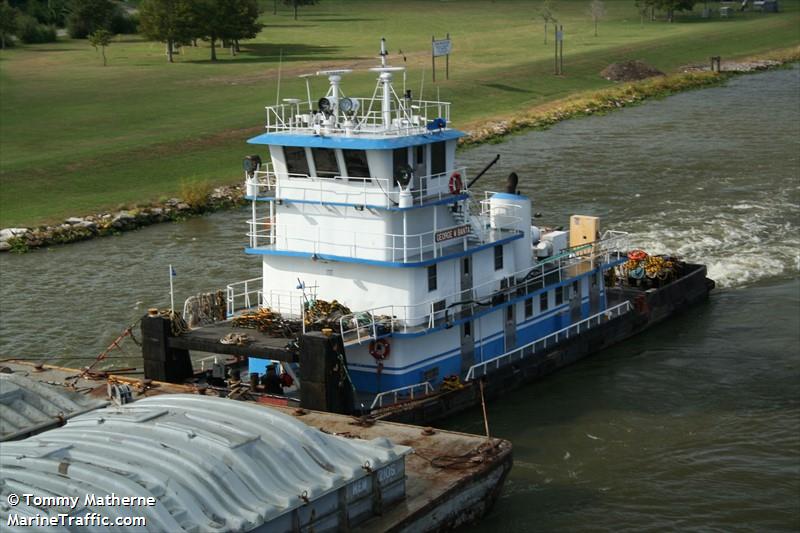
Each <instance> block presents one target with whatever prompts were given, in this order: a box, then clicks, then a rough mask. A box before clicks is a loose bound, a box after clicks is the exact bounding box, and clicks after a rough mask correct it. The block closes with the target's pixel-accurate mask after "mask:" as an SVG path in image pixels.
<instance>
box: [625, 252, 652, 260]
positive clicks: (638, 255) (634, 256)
mask: <svg viewBox="0 0 800 533" xmlns="http://www.w3.org/2000/svg"><path fill="white" fill-rule="evenodd" d="M628 259H630V260H631V261H641V260H642V259H647V252H645V251H644V250H631V251H630V252H628Z"/></svg>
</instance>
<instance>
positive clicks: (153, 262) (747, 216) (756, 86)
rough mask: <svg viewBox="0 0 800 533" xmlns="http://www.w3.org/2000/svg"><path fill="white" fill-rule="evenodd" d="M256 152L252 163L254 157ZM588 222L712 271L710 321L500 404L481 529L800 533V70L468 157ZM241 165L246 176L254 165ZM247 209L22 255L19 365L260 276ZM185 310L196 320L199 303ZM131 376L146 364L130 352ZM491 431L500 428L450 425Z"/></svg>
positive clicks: (10, 350)
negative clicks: (508, 460)
mask: <svg viewBox="0 0 800 533" xmlns="http://www.w3.org/2000/svg"><path fill="white" fill-rule="evenodd" d="M242 150H243V152H242V153H244V151H245V148H244V145H243V148H242ZM496 153H500V154H501V159H500V163H499V164H498V165H497V166H496V167H495V168H494V169H493V170H492V171H490V172H489V174H488V175H487V176H486V177H485V178H484V179H482V180H481V181H480V182H479V183H478V185H477V188H487V189H498V188H501V187H502V183H503V182H504V176H505V174H506V173H507V172H508V171H510V170H512V169H513V170H516V171H517V173H518V174H519V175H520V177H521V182H520V188H521V189H522V190H523V191H524V192H525V193H527V194H528V195H530V196H531V197H532V198H533V201H534V211H536V212H539V213H541V217H540V219H539V220H540V222H541V224H540V225H549V226H557V225H562V224H563V225H566V224H567V223H568V217H569V215H571V214H592V215H599V216H600V217H601V218H602V225H603V228H604V229H618V230H625V231H630V232H631V233H632V234H633V240H634V242H635V243H636V244H637V245H638V246H639V247H642V248H644V249H646V250H648V251H650V252H662V251H671V252H676V253H678V254H680V255H682V256H683V257H684V258H686V259H688V260H692V261H699V262H703V263H706V264H708V265H709V275H710V277H712V278H714V279H715V280H716V281H717V283H718V290H716V291H715V292H714V294H713V296H712V298H711V300H710V301H709V303H708V304H706V305H702V306H700V307H697V308H695V309H693V310H691V311H690V312H688V313H686V314H684V315H682V316H680V317H678V318H676V319H674V320H671V321H669V322H668V323H665V324H663V325H661V326H659V327H657V328H656V329H653V330H651V331H649V332H647V333H645V334H643V335H640V336H638V337H636V338H634V339H632V340H630V341H628V342H626V343H624V344H623V345H621V346H619V347H617V348H614V349H611V350H606V351H605V352H603V353H601V354H598V355H596V356H595V357H593V358H591V359H588V360H586V361H583V362H581V363H579V364H577V365H574V366H572V367H570V368H568V369H565V370H563V371H561V372H559V373H557V374H556V375H554V376H551V377H549V378H547V379H546V380H544V381H541V382H539V383H537V384H534V385H531V386H528V387H525V388H523V389H521V390H519V391H516V392H513V393H511V394H509V395H507V396H505V397H504V398H502V399H499V400H497V401H494V402H492V403H490V404H489V406H488V411H489V422H490V428H491V431H492V434H493V435H495V436H498V437H503V438H507V439H510V440H511V441H513V443H514V445H515V452H514V455H515V466H514V469H513V471H512V473H511V474H510V477H509V479H508V481H507V485H506V488H505V490H504V492H503V494H502V496H501V498H500V500H499V502H498V504H497V506H496V508H495V510H494V511H493V513H492V515H491V516H490V517H489V518H488V519H487V520H485V521H484V522H483V523H481V524H479V525H477V526H475V527H474V528H471V529H472V530H474V531H496V530H498V529H500V528H502V529H503V530H504V531H506V532H511V531H534V530H536V531H555V530H563V531H611V530H613V531H630V530H636V531H642V530H647V531H651V530H652V531H656V530H665V529H666V530H675V529H680V530H689V531H797V530H798V529H800V355H799V354H800V276H798V273H800V69H797V68H795V69H787V70H779V71H773V72H767V73H762V74H757V75H751V76H743V77H738V78H736V79H733V80H732V81H730V82H729V83H728V84H726V85H725V86H722V87H717V88H712V89H705V90H702V91H694V92H688V93H683V94H680V95H676V96H672V97H670V98H667V99H664V100H660V101H654V102H649V103H647V104H645V105H642V106H639V107H633V108H628V109H623V110H620V111H617V112H615V113H612V114H610V115H607V116H604V117H590V118H584V119H580V120H572V121H567V122H564V123H561V124H559V125H557V126H555V127H554V128H552V129H551V130H549V131H546V132H531V133H527V134H522V135H519V136H515V137H512V138H510V139H508V140H507V141H506V142H504V143H503V144H500V145H486V146H481V147H477V148H473V149H471V150H468V151H464V152H462V153H461V154H460V159H461V162H462V163H464V164H466V165H467V166H468V168H471V169H473V173H474V171H476V170H477V169H479V168H480V167H482V166H483V164H484V163H485V162H487V161H489V160H490V159H491V158H492V157H493V156H494V154H496ZM231 164H232V165H235V164H236V162H235V161H232V163H231ZM246 218H247V211H246V210H241V211H233V212H225V213H216V214H213V215H210V216H207V217H203V218H195V219H191V220H188V221H185V222H182V223H176V224H165V225H159V226H154V227H150V228H145V229H142V230H139V231H136V232H131V233H126V234H123V235H120V236H117V237H111V238H104V239H98V240H95V241H90V242H85V243H79V244H74V245H69V246H64V247H54V248H51V249H47V250H38V251H35V252H32V253H29V254H25V255H11V254H3V255H1V256H0V273H1V278H0V280H1V281H2V283H0V313H1V314H2V320H0V355H2V356H3V357H11V356H15V357H22V358H30V359H33V360H48V361H52V362H57V363H61V364H65V365H69V366H77V365H83V364H88V363H89V362H90V361H91V359H93V358H94V357H95V356H96V355H97V354H98V353H100V352H101V351H102V350H103V349H104V348H105V347H106V346H107V345H108V344H109V343H111V341H113V340H114V338H115V337H116V336H117V334H118V333H119V332H121V331H122V330H123V329H124V328H125V327H126V326H127V325H129V324H131V323H133V322H134V321H135V320H136V319H138V317H140V316H141V315H142V314H143V313H144V312H145V310H146V308H147V307H149V306H160V307H166V306H167V305H168V304H169V292H168V291H169V270H168V269H169V265H170V264H172V265H173V267H174V269H175V271H176V274H177V275H176V276H175V277H174V278H173V281H174V284H175V294H176V302H183V300H184V299H185V298H186V297H187V296H189V295H190V294H192V293H194V292H198V291H201V290H204V291H205V290H209V289H212V288H217V287H224V286H225V284H227V283H229V282H232V281H238V280H243V279H247V278H252V277H258V276H259V275H260V274H259V263H258V260H256V259H254V258H251V257H248V256H245V255H244V254H243V253H242V249H243V247H244V245H245V242H246V237H245V232H246V224H245V220H246ZM178 307H180V304H179V305H178ZM126 343H127V344H125V345H124V346H125V350H123V351H115V352H113V355H112V358H111V359H109V362H112V363H113V364H114V365H115V366H117V367H118V368H119V367H126V366H137V365H140V361H137V359H136V356H137V354H138V348H137V347H136V346H135V345H134V344H133V343H131V342H130V341H126ZM446 426H447V427H448V428H450V429H456V430H464V431H470V432H474V433H481V432H483V420H482V417H481V415H480V412H479V411H478V410H474V411H470V412H468V413H465V414H463V415H460V416H458V417H456V418H454V419H452V420H450V421H448V422H447V424H446Z"/></svg>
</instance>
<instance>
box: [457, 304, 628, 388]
mask: <svg viewBox="0 0 800 533" xmlns="http://www.w3.org/2000/svg"><path fill="white" fill-rule="evenodd" d="M631 309H633V306H632V305H631V303H630V302H629V301H627V300H626V301H624V302H622V303H621V304H618V305H615V306H614V307H609V308H608V309H606V310H605V311H601V312H600V313H597V314H594V315H592V316H590V317H588V318H585V319H583V320H581V321H580V322H576V323H574V324H571V325H569V326H567V327H566V328H563V329H560V330H558V331H556V332H553V333H551V334H549V335H546V336H544V337H542V338H540V339H537V340H535V341H533V342H530V343H528V344H526V345H524V346H521V347H519V348H515V349H513V350H511V351H510V352H506V353H504V354H502V355H499V356H497V357H493V358H492V359H487V360H486V361H483V362H481V363H478V364H475V365H472V366H471V367H470V368H469V371H468V372H467V376H466V378H465V381H472V380H474V379H475V378H479V377H482V376H485V375H486V374H487V373H488V369H489V368H490V367H493V368H494V369H495V370H496V369H498V368H500V367H502V366H506V365H508V364H510V363H512V362H514V361H519V360H521V359H525V358H526V357H530V356H531V355H533V354H535V353H538V352H540V351H542V350H545V349H547V347H548V346H552V345H553V344H557V343H559V342H561V341H563V340H565V339H568V338H570V337H573V336H575V335H578V334H579V333H580V332H581V331H586V330H587V329H590V328H592V327H596V326H598V325H600V324H602V323H603V322H607V321H609V320H611V319H613V318H616V317H618V316H620V315H623V314H625V313H628V312H629V311H630V310H631Z"/></svg>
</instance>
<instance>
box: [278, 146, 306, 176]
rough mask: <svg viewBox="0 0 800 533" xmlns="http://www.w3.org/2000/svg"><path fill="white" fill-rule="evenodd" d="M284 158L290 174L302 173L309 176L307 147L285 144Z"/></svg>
mask: <svg viewBox="0 0 800 533" xmlns="http://www.w3.org/2000/svg"><path fill="white" fill-rule="evenodd" d="M283 158H284V160H285V161H286V171H287V172H288V173H289V174H302V175H303V176H308V174H309V172H308V160H307V159H306V149H305V148H303V147H302V146H284V147H283Z"/></svg>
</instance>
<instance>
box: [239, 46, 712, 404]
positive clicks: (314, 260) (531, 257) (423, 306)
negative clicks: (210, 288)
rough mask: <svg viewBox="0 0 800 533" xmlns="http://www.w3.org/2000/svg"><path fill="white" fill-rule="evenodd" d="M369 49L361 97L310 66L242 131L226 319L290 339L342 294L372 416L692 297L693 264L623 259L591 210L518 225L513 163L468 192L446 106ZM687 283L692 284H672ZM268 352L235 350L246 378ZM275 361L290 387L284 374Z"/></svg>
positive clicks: (512, 368)
mask: <svg viewBox="0 0 800 533" xmlns="http://www.w3.org/2000/svg"><path fill="white" fill-rule="evenodd" d="M380 59H381V63H380V66H377V67H375V68H372V69H370V70H371V71H373V72H374V73H375V74H376V76H377V84H376V86H375V90H374V92H373V94H372V96H371V97H368V98H359V97H353V96H350V95H348V94H347V93H346V92H345V87H344V84H343V82H344V81H345V80H346V78H347V75H348V74H349V73H350V71H349V70H328V71H320V72H317V73H316V75H317V76H320V77H322V78H327V82H328V87H327V92H326V93H325V95H324V96H323V97H322V98H319V99H313V98H312V96H311V77H306V87H307V89H308V90H307V94H306V95H305V96H306V97H305V98H303V99H299V98H286V99H284V100H283V102H282V103H280V104H279V105H275V106H270V107H267V108H266V131H265V132H264V133H262V134H261V135H258V136H256V137H254V138H252V139H250V140H249V141H248V142H249V143H250V144H251V145H252V146H255V147H259V148H262V149H263V150H265V151H267V152H268V156H265V157H264V160H263V162H262V159H261V157H259V156H250V157H248V158H247V159H246V160H245V179H246V191H247V198H248V200H250V207H251V215H250V220H249V221H248V224H249V232H248V236H249V245H248V246H247V248H246V253H248V254H252V255H256V256H260V257H261V258H262V264H263V266H262V275H261V277H260V278H254V279H250V280H247V281H243V282H239V283H234V284H231V285H229V286H228V287H227V314H228V317H229V318H230V317H235V316H237V315H239V314H241V313H242V312H247V311H250V310H252V309H253V308H256V307H262V308H269V309H270V310H272V311H273V312H276V313H280V315H281V316H282V317H284V318H286V319H294V320H296V321H298V322H300V323H302V324H303V328H304V329H303V333H307V331H306V329H305V328H306V327H307V326H306V324H307V322H309V321H308V320H306V318H307V316H306V314H307V313H308V311H309V309H310V308H311V306H312V305H313V302H314V301H319V300H322V301H328V302H330V301H334V300H335V301H336V302H339V303H340V304H343V305H344V306H346V308H347V309H348V310H352V312H347V313H344V314H340V316H338V318H337V320H336V322H335V327H333V328H331V329H333V330H334V331H333V332H332V333H334V334H338V335H339V336H341V339H342V341H343V343H344V348H345V351H346V367H347V374H348V376H349V379H350V381H351V382H352V385H353V388H354V390H355V391H356V393H357V404H358V405H361V406H366V407H367V408H368V409H372V410H378V409H381V408H384V407H386V406H389V405H393V404H397V403H399V402H407V401H408V400H411V399H417V400H418V399H419V398H433V397H436V396H438V395H439V394H440V393H442V392H443V391H444V392H452V391H454V390H459V389H463V388H465V387H464V384H467V385H468V384H470V383H473V382H475V381H476V380H477V379H478V378H485V377H491V376H492V374H493V373H496V374H497V375H501V374H509V373H510V374H509V375H515V376H516V377H514V380H516V381H521V380H525V379H527V378H529V377H532V376H533V377H535V376H536V375H540V374H542V373H546V372H548V371H550V370H552V369H555V368H557V367H560V366H563V365H564V364H567V363H569V362H572V361H573V360H576V359H578V358H580V357H583V356H584V355H586V354H588V353H591V352H592V351H595V350H596V349H600V348H602V347H604V346H606V345H609V344H611V343H613V342H616V341H618V340H620V339H622V338H625V337H626V336H629V335H631V334H633V333H635V332H637V331H639V330H641V329H642V328H643V327H645V326H646V325H648V324H650V323H653V322H656V321H658V320H660V319H661V318H664V317H666V316H668V315H669V314H671V313H672V312H673V311H675V310H676V309H678V308H681V307H683V306H686V305H689V304H691V303H693V302H695V301H697V300H699V299H701V298H703V297H705V296H706V295H707V294H708V290H710V285H709V284H708V282H707V281H704V280H705V279H706V278H705V267H702V266H701V265H688V266H687V265H685V264H681V268H680V269H679V268H678V266H677V262H675V263H674V264H673V262H669V261H668V260H666V259H663V258H659V259H658V264H656V263H652V264H651V263H648V262H646V261H645V259H646V257H647V256H646V254H644V252H641V254H644V255H642V256H641V257H638V256H637V255H636V254H638V253H639V252H638V251H637V252H635V253H634V254H633V255H632V256H630V257H629V255H630V254H629V253H628V252H627V250H628V244H627V242H626V239H627V234H625V233H624V232H619V231H603V232H601V229H600V221H599V219H598V218H597V217H593V216H584V215H575V216H572V217H571V219H570V221H569V230H568V231H563V230H561V229H549V228H542V227H538V226H536V225H533V224H532V218H531V209H532V203H531V199H530V198H529V197H528V196H526V195H525V194H524V193H523V192H521V191H520V190H518V183H517V180H516V176H515V175H513V174H512V175H511V176H510V177H509V182H508V184H507V186H506V190H504V191H499V192H484V193H483V194H475V193H474V192H473V191H472V190H471V189H470V187H469V178H470V175H469V173H468V171H467V169H465V168H463V167H461V166H459V165H458V163H457V160H456V145H457V142H458V139H459V138H461V137H463V136H464V135H465V134H464V133H463V132H461V131H459V130H457V129H454V128H453V127H452V125H451V114H450V103H448V102H443V101H437V100H420V99H415V98H414V95H413V94H412V92H411V91H410V90H401V91H400V93H398V92H397V90H396V89H395V87H394V84H393V79H394V77H395V76H396V75H398V74H399V73H401V72H402V70H403V68H402V67H393V66H389V65H388V64H387V56H386V52H385V45H384V43H383V41H382V47H381V55H380ZM262 153H263V152H262ZM648 261H649V260H648ZM665 265H666V266H665ZM645 267H647V268H646V269H645ZM695 267H696V268H695ZM679 270H680V271H679ZM645 273H646V274H647V275H646V276H645ZM688 274H691V275H688ZM687 277H688V278H692V277H694V278H695V279H697V280H699V281H698V282H697V283H694V285H693V286H692V287H690V288H689V289H686V287H687V285H686V284H685V283H684V281H685V278H687ZM609 282H611V283H612V286H607V283H609ZM670 287H671V288H670ZM665 290H667V292H664V291H665ZM669 291H672V292H671V293H669V294H667V293H668V292H669ZM665 294H666V296H665ZM328 333H329V334H330V333H331V332H328ZM587 343H588V344H587ZM554 350H555V351H554ZM553 354H556V355H553ZM272 363H273V361H272V360H270V359H264V358H257V357H250V358H249V371H250V372H251V373H263V372H264V371H265V368H266V367H267V366H268V365H271V364H272ZM282 368H283V369H284V370H285V371H286V372H288V373H290V374H292V375H294V377H295V378H297V377H299V386H300V387H302V382H303V374H304V372H303V369H302V368H299V371H298V368H297V365H296V364H288V363H286V362H285V361H284V364H283V367H282ZM515 373H516V374H515ZM489 381H491V380H489ZM508 383H509V382H507V384H508ZM296 385H297V384H295V386H296ZM493 385H494V386H495V388H502V387H503V386H504V385H503V381H502V380H500V381H498V380H495V381H494V383H493ZM293 390H294V389H293ZM473 397H474V395H473ZM362 410H363V409H362Z"/></svg>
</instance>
